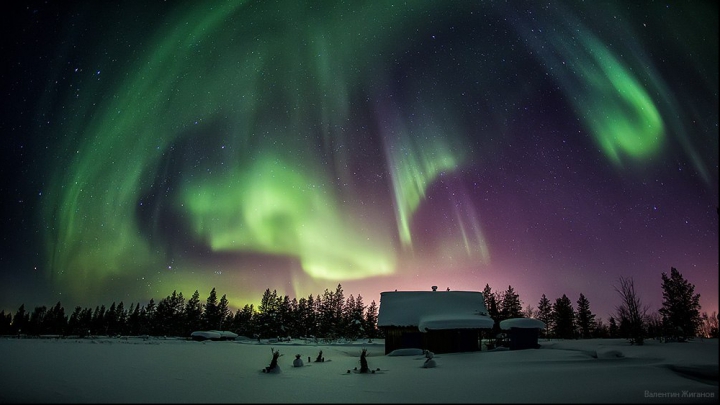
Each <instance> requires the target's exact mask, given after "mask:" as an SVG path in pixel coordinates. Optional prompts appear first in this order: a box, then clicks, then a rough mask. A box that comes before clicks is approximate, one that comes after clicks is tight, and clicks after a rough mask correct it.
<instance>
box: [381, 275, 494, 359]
mask: <svg viewBox="0 0 720 405" xmlns="http://www.w3.org/2000/svg"><path fill="white" fill-rule="evenodd" d="M494 322H495V321H493V319H492V318H490V317H489V316H488V315H487V309H486V308H485V299H484V297H483V294H482V293H481V292H479V291H437V288H436V287H433V289H432V290H431V291H388V292H382V293H380V309H379V312H378V327H379V328H380V329H381V330H382V331H383V332H384V333H385V354H388V353H390V352H392V351H393V350H396V349H413V348H416V349H422V350H430V351H431V352H434V353H454V352H472V351H479V350H480V347H481V335H480V332H481V331H482V330H486V329H491V328H492V327H493V325H494Z"/></svg>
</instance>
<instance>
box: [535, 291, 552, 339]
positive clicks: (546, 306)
mask: <svg viewBox="0 0 720 405" xmlns="http://www.w3.org/2000/svg"><path fill="white" fill-rule="evenodd" d="M537 318H538V319H539V320H541V321H543V322H544V323H545V332H544V333H545V337H549V336H550V331H551V330H553V324H552V321H553V311H552V305H551V304H550V300H549V299H548V298H547V297H546V296H545V294H543V295H542V297H541V298H540V302H538V314H537Z"/></svg>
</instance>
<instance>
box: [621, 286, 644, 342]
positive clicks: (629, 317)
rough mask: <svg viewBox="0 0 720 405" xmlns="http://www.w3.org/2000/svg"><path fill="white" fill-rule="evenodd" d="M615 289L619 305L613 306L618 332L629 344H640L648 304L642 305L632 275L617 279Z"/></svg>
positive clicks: (642, 338)
mask: <svg viewBox="0 0 720 405" xmlns="http://www.w3.org/2000/svg"><path fill="white" fill-rule="evenodd" d="M614 288H615V291H617V293H618V294H620V299H621V302H620V305H618V306H616V307H615V310H616V311H617V317H618V319H620V333H621V334H622V335H623V336H624V337H625V338H627V339H628V340H629V341H630V343H631V344H637V345H642V344H643V340H644V336H643V335H644V326H645V319H646V314H647V311H648V306H643V305H642V301H641V300H640V297H639V296H638V295H637V293H636V292H635V283H634V282H633V279H632V277H630V278H624V277H620V278H619V279H618V285H616V286H614Z"/></svg>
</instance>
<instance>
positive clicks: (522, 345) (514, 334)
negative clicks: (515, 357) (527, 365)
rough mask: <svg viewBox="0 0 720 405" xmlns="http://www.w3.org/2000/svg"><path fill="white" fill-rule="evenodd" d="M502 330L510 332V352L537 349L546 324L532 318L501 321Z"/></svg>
mask: <svg viewBox="0 0 720 405" xmlns="http://www.w3.org/2000/svg"><path fill="white" fill-rule="evenodd" d="M500 329H502V330H507V331H508V338H509V339H510V350H521V349H537V348H539V347H540V344H539V343H538V337H539V336H540V329H545V322H543V321H541V320H539V319H532V318H510V319H505V320H504V321H500Z"/></svg>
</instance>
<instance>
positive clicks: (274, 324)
mask: <svg viewBox="0 0 720 405" xmlns="http://www.w3.org/2000/svg"><path fill="white" fill-rule="evenodd" d="M377 313H378V306H377V304H376V303H375V301H372V302H371V303H370V305H369V306H368V305H365V304H364V302H363V298H362V296H360V295H358V296H357V297H354V296H353V295H350V296H349V297H347V298H346V297H345V295H344V292H343V289H342V285H341V284H338V286H337V288H336V289H335V291H329V290H327V289H326V290H325V292H324V293H323V294H322V295H317V296H313V295H312V294H311V295H309V296H308V297H307V298H300V299H299V300H298V299H296V298H292V299H290V298H289V297H288V296H287V295H285V296H280V295H278V294H277V292H276V290H273V291H270V289H267V290H265V292H264V293H263V296H262V299H261V302H260V305H259V306H258V307H257V308H255V307H254V306H253V305H252V304H246V305H245V306H244V307H242V308H240V309H238V310H236V311H235V312H234V313H233V312H232V311H231V310H230V308H229V306H228V300H227V297H226V295H223V296H222V297H221V298H219V299H218V295H217V292H216V289H215V288H213V289H212V290H211V291H210V295H209V296H208V297H207V299H206V300H205V301H204V302H203V301H201V300H200V294H199V293H198V291H197V290H196V291H195V293H193V295H192V296H191V297H190V298H189V299H187V300H186V299H185V297H184V296H183V294H182V292H180V293H178V292H177V291H173V293H172V294H171V295H169V296H167V297H165V298H163V299H161V300H160V301H159V302H158V303H157V304H156V303H155V300H154V299H150V301H149V302H148V303H147V304H146V305H141V304H140V303H137V304H131V305H130V307H129V308H127V309H126V308H125V305H124V303H123V302H122V301H121V302H119V303H117V304H116V303H115V302H113V303H112V305H110V307H109V308H106V307H105V305H100V306H96V307H95V309H91V308H81V307H79V306H78V307H75V309H74V310H73V312H72V313H71V314H70V315H69V316H68V315H66V313H65V308H63V306H62V304H61V303H60V302H58V303H57V304H56V305H55V306H54V307H51V308H47V307H45V306H39V307H35V309H34V310H33V311H32V312H27V311H26V309H25V305H24V304H23V305H21V306H20V308H19V309H18V310H17V312H16V313H15V315H14V316H11V314H9V313H8V314H6V313H5V311H4V310H3V311H2V312H0V335H19V334H23V335H27V336H39V335H60V336H79V337H84V336H88V335H107V336H146V335H147V336H180V337H188V336H190V334H191V333H192V332H193V331H198V330H225V331H231V332H234V333H237V334H238V335H241V336H248V337H264V338H269V337H273V338H275V337H283V338H284V337H319V338H320V337H321V338H323V339H337V338H340V337H342V338H350V339H354V338H371V339H372V338H376V337H380V331H379V330H378V328H377Z"/></svg>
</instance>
